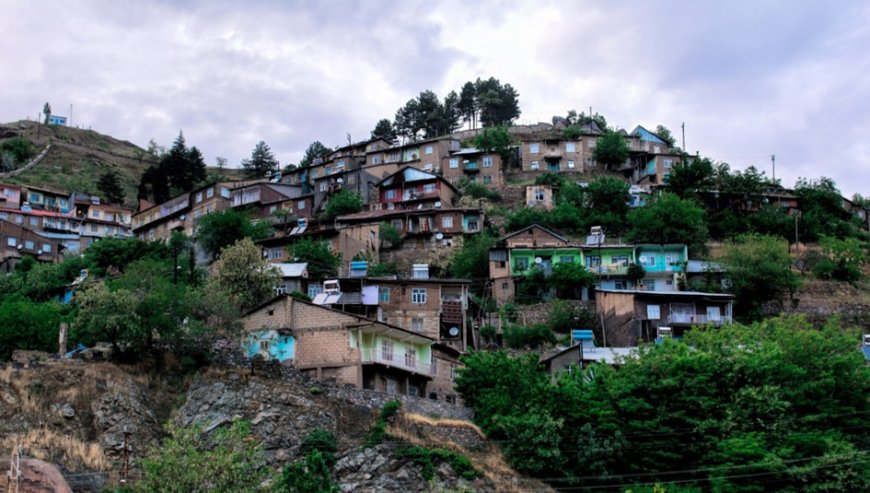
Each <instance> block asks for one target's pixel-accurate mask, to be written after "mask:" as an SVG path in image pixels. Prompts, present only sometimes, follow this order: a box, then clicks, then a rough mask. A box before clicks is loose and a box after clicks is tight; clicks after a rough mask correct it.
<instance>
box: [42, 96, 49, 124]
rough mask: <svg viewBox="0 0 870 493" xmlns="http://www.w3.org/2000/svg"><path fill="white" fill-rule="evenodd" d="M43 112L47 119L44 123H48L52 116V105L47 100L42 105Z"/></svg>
mask: <svg viewBox="0 0 870 493" xmlns="http://www.w3.org/2000/svg"><path fill="white" fill-rule="evenodd" d="M42 114H43V115H45V120H43V123H44V124H46V125H48V117H50V116H51V105H50V104H48V102H46V103H45V104H44V105H43V106H42Z"/></svg>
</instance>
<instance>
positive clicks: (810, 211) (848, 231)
mask: <svg viewBox="0 0 870 493" xmlns="http://www.w3.org/2000/svg"><path fill="white" fill-rule="evenodd" d="M794 192H795V195H797V197H798V202H799V203H800V206H801V218H800V231H801V240H802V241H818V240H820V239H821V238H822V237H823V236H833V237H835V238H841V239H842V238H847V237H856V238H862V239H864V240H867V235H866V233H864V232H863V231H861V229H862V228H861V221H860V220H859V219H858V218H856V217H855V216H853V215H852V214H851V213H850V212H849V211H847V210H845V209H844V208H843V198H842V196H841V195H840V191H839V190H838V189H837V184H836V183H834V181H833V180H832V179H830V178H826V177H822V178H820V179H818V180H815V181H809V180H806V179H799V180H798V183H797V185H795V189H794Z"/></svg>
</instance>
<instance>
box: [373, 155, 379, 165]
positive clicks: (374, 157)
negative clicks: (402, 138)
mask: <svg viewBox="0 0 870 493" xmlns="http://www.w3.org/2000/svg"><path fill="white" fill-rule="evenodd" d="M372 164H381V156H372Z"/></svg>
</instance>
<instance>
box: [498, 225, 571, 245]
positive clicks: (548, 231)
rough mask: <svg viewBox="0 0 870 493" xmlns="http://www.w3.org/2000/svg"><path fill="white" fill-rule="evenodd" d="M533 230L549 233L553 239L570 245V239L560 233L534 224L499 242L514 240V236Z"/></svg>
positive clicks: (503, 237)
mask: <svg viewBox="0 0 870 493" xmlns="http://www.w3.org/2000/svg"><path fill="white" fill-rule="evenodd" d="M532 228H538V229H540V230H542V231H544V232H545V233H547V234H548V235H550V236H552V237H553V238H556V239H559V240H561V241H564V242H565V243H568V238H565V237H564V236H562V235H560V234H559V233H556V232H554V231H553V230H551V229H547V228H545V227H543V226H541V225H540V224H532V225H529V226H526V227H525V228H523V229H520V230H517V231H514V232H513V233H510V234H507V235H505V236H502V237H501V239H500V240H499V241H505V240H507V239H508V238H513V237H514V236H516V235H518V234H520V233H524V232H526V231H528V230H530V229H532Z"/></svg>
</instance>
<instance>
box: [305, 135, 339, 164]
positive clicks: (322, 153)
mask: <svg viewBox="0 0 870 493" xmlns="http://www.w3.org/2000/svg"><path fill="white" fill-rule="evenodd" d="M330 154H332V150H331V149H329V148H328V147H326V146H325V145H323V144H321V143H320V141H319V140H315V141H314V142H312V143H311V144H310V145H309V146H308V148H307V149H305V154H304V155H303V156H302V160H301V161H299V167H300V168H307V167H309V166H311V165H312V164H314V161H315V160H317V159H320V160H324V159H326V158H328V157H329V155H330Z"/></svg>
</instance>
